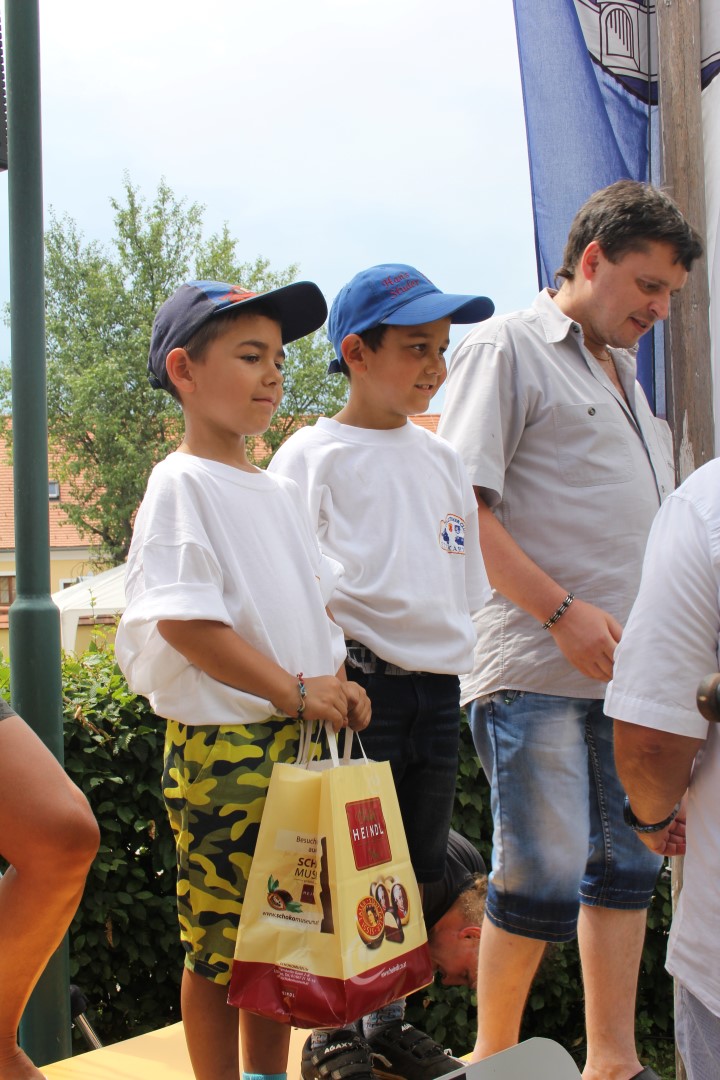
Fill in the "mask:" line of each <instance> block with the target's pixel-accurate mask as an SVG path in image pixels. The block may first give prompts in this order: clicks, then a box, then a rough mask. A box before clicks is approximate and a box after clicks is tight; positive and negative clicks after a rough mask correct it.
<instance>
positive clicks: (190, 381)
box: [165, 349, 195, 394]
mask: <svg viewBox="0 0 720 1080" xmlns="http://www.w3.org/2000/svg"><path fill="white" fill-rule="evenodd" d="M165 370H166V371H167V376H168V379H169V380H170V382H171V383H172V384H173V386H174V387H176V389H178V390H179V391H180V392H181V393H183V394H192V392H193V390H194V389H195V379H194V376H193V362H192V358H191V356H190V354H189V353H188V352H186V351H185V349H171V350H170V352H169V353H168V354H167V357H166V358H165Z"/></svg>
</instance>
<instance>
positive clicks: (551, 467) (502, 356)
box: [440, 290, 674, 701]
mask: <svg viewBox="0 0 720 1080" xmlns="http://www.w3.org/2000/svg"><path fill="white" fill-rule="evenodd" d="M612 355H613V359H614V361H615V366H616V369H617V372H618V375H619V378H620V381H621V383H622V386H623V389H624V391H625V394H626V397H627V402H626V401H625V400H624V399H623V397H622V395H621V394H620V393H619V391H618V390H617V389H616V387H615V386H614V385H613V383H612V382H611V381H610V379H609V378H608V377H607V375H606V374H605V372H604V370H603V367H602V365H601V364H599V363H598V362H597V361H596V360H595V358H594V357H593V356H592V354H591V353H590V352H589V351H588V350H587V349H586V348H585V345H584V342H583V334H582V329H581V327H580V326H579V325H578V324H577V323H575V322H573V320H572V319H569V318H568V317H567V316H566V315H565V314H564V313H563V312H562V311H561V310H560V308H559V307H558V306H557V304H555V302H554V301H553V299H552V295H551V294H550V293H549V292H548V291H547V290H545V291H544V292H542V293H541V294H540V295H539V296H538V297H537V298H536V300H535V302H534V303H533V305H532V307H531V308H529V309H527V310H525V311H520V312H515V313H513V314H510V315H505V316H500V317H497V318H493V319H489V320H488V321H487V322H485V323H482V324H481V325H480V326H478V327H477V328H475V329H474V330H473V331H471V333H470V334H469V335H468V336H467V337H466V338H465V339H464V340H463V341H462V342H461V344H460V346H459V347H458V349H457V351H456V353H455V356H454V357H453V361H452V364H451V366H450V373H449V376H448V383H447V390H446V398H445V406H444V409H443V414H442V417H441V422H440V433H441V434H442V435H443V436H444V437H445V438H446V439H448V440H449V441H450V442H451V443H453V444H454V445H455V446H456V447H457V448H458V450H459V451H460V454H461V456H462V457H463V459H464V461H465V464H466V466H467V468H468V471H469V473H470V478H471V480H472V482H473V484H474V485H475V486H476V487H477V488H478V489H479V490H480V493H481V494H482V495H483V497H484V498H485V500H486V501H487V503H488V505H489V506H490V507H491V508H492V509H493V510H494V512H495V514H496V516H497V517H498V519H499V520H500V522H501V523H502V524H503V526H504V527H505V528H506V529H507V530H508V532H509V533H510V534H511V535H512V536H513V537H514V539H515V540H516V541H517V542H518V544H519V545H520V547H521V548H522V549H523V550H524V551H525V552H526V553H527V554H528V555H529V556H530V558H531V559H533V561H534V562H536V563H537V564H538V565H539V566H540V567H542V569H543V570H545V571H546V572H547V573H548V574H549V575H550V576H551V577H552V578H554V579H555V580H556V581H557V582H558V583H559V584H561V585H562V586H563V588H565V589H567V591H568V592H573V593H575V594H576V595H577V596H578V597H581V598H582V599H583V600H586V601H588V602H589V603H591V604H596V605H597V606H599V607H601V608H603V609H604V610H606V611H608V612H610V613H611V614H612V615H614V616H615V618H617V619H618V620H619V621H620V623H622V624H624V622H625V620H626V618H627V616H628V613H629V611H630V608H631V606H632V603H633V600H634V598H635V594H636V592H637V589H638V585H639V582H640V571H641V566H642V558H643V553H644V550H645V544H646V541H647V536H648V532H649V530H650V526H651V524H652V520H653V518H654V516H655V514H656V512H657V510H658V507H659V505H660V503H661V501H662V499H663V498H664V497H665V496H666V495H668V494H669V493H670V491H671V490H672V488H673V486H674V474H673V462H672V444H671V439H670V431H669V428H668V426H667V424H666V423H665V421H663V420H658V419H656V418H655V417H654V416H653V414H652V411H651V409H650V406H649V405H648V402H647V400H646V398H645V395H644V393H643V391H642V388H641V387H640V384H639V383H638V382H637V380H636V378H635V358H634V355H633V354H632V353H630V352H627V351H625V350H621V349H614V350H612ZM550 614H551V612H548V615H550ZM475 622H476V628H477V631H478V642H477V647H476V650H475V665H474V670H473V673H472V675H471V676H469V677H467V678H466V679H465V680H464V683H463V700H465V701H469V700H471V699H472V698H474V697H477V696H479V695H481V694H488V693H492V692H494V691H495V690H499V689H505V688H513V689H519V690H529V691H533V692H536V693H546V694H556V695H559V696H566V697H588V698H601V697H603V695H604V691H605V686H604V684H603V683H602V682H600V681H597V680H593V679H589V678H587V677H586V676H584V675H581V674H580V672H579V671H577V670H576V669H575V668H574V667H573V666H572V665H571V664H570V662H569V661H568V660H566V659H565V657H564V656H563V655H562V653H561V652H560V651H559V649H558V648H557V646H556V645H555V643H554V641H553V639H552V637H551V635H550V634H548V633H547V631H545V630H543V629H542V626H541V625H540V623H539V622H537V620H536V619H534V618H533V617H532V616H530V615H528V614H527V613H526V612H524V611H522V610H521V609H520V608H518V607H516V606H515V605H514V604H512V603H510V601H508V600H506V599H505V598H504V597H502V596H500V595H499V594H495V595H494V597H493V600H492V601H491V603H490V604H489V605H487V607H486V608H485V609H484V610H483V611H479V612H477V613H476V615H475Z"/></svg>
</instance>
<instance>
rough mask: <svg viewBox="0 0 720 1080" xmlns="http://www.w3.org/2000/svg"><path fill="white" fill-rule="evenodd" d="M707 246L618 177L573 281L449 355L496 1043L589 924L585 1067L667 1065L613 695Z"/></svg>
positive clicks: (667, 461)
mask: <svg viewBox="0 0 720 1080" xmlns="http://www.w3.org/2000/svg"><path fill="white" fill-rule="evenodd" d="M701 252H702V246H701V244H700V241H699V239H698V237H697V235H696V234H695V233H694V231H693V230H692V229H691V227H690V226H689V225H688V223H687V222H686V221H685V219H684V218H683V216H682V214H681V213H680V211H679V210H678V208H677V207H676V206H675V204H674V203H673V202H672V201H671V200H670V199H669V198H668V197H667V196H666V195H664V194H663V193H661V192H660V191H658V190H657V189H655V188H652V187H649V186H647V185H644V184H638V183H635V182H633V181H620V182H619V183H617V184H613V185H612V186H611V187H609V188H606V189H604V190H602V191H600V192H596V194H595V195H593V196H592V197H591V199H590V200H589V201H588V202H587V203H586V204H585V206H583V207H582V208H581V210H580V211H579V212H578V214H577V216H576V218H575V220H574V222H573V224H572V227H571V230H570V234H569V237H568V242H567V245H566V249H565V253H564V257H563V266H562V268H561V269H560V270H559V271H558V277H559V278H560V279H561V282H562V283H561V286H560V288H559V290H558V291H557V292H554V291H552V290H545V291H544V292H542V293H541V294H540V295H539V296H538V297H537V298H536V300H535V302H534V303H533V305H532V307H531V308H529V309H528V310H526V311H521V312H516V313H514V314H511V315H506V316H500V317H496V318H493V319H489V320H488V321H487V322H485V323H482V324H481V325H480V326H479V327H478V328H476V329H475V330H473V331H471V333H470V334H469V335H468V336H467V337H466V338H465V339H464V340H463V342H461V344H460V346H459V348H458V350H457V352H456V354H455V356H454V358H453V363H452V364H451V367H450V374H449V377H448V383H447V392H446V403H445V408H444V410H443V415H442V418H441V424H440V434H442V435H444V436H445V438H447V439H449V440H450V442H452V443H453V444H454V445H455V446H457V448H458V449H459V450H460V452H461V454H462V456H463V458H464V460H465V463H466V465H467V467H468V470H469V472H470V477H471V479H472V482H473V484H474V485H475V490H476V494H477V498H478V511H479V516H480V535H481V541H482V547H483V555H484V558H485V562H486V566H487V569H488V575H489V577H490V582H491V584H492V586H493V588H494V590H495V596H494V598H493V600H492V601H491V602H490V604H489V605H488V606H487V607H486V609H485V611H484V612H478V613H477V614H476V617H475V622H476V627H477V631H478V644H477V649H476V654H475V665H474V670H473V672H472V674H471V675H470V676H469V677H468V678H467V679H465V680H464V685H463V700H464V702H466V703H471V704H470V710H469V711H470V720H471V724H472V729H473V736H474V739H475V744H476V747H477V749H478V753H479V755H480V758H481V760H482V763H483V767H484V769H485V771H486V773H487V775H488V778H489V780H490V784H491V792H492V808H493V817H494V835H493V865H492V874H491V877H490V885H489V890H488V901H487V916H488V917H487V919H486V921H485V926H484V929H483V934H482V938H481V941H480V952H479V966H478V982H477V994H478V1014H479V1030H478V1041H477V1044H476V1048H475V1058H476V1059H477V1060H479V1059H480V1058H483V1057H487V1056H489V1055H490V1054H494V1053H497V1052H498V1051H500V1050H503V1049H505V1048H506V1047H508V1046H510V1045H512V1044H513V1043H515V1042H516V1041H517V1039H518V1034H519V1028H520V1021H521V1019H522V1013H523V1009H524V1006H525V1000H526V998H527V994H528V991H529V988H530V984H531V982H532V979H533V976H534V974H535V971H536V969H537V966H538V963H539V961H540V959H541V956H542V953H543V950H544V947H545V946H544V943H545V942H547V941H568V940H570V939H571V938H573V937H574V936H575V934H576V933H577V935H578V938H579V944H580V955H581V962H582V967H583V979H584V985H585V1006H586V1025H587V1036H588V1057H587V1063H586V1066H585V1072H584V1074H583V1076H584V1080H631V1078H636V1077H642V1078H643V1080H649V1078H651V1077H653V1076H654V1074H653V1073H652V1071H651V1070H649V1069H642V1066H641V1065H640V1062H639V1061H638V1057H637V1052H636V1049H635V1038H634V1005H635V991H636V983H637V973H638V968H639V963H640V954H641V951H642V944H643V938H644V931H645V910H646V908H647V906H648V904H649V902H650V898H651V895H652V891H653V887H654V883H655V878H656V875H657V870H658V868H659V865H660V860H659V859H658V858H657V857H656V856H655V855H654V854H653V853H652V852H650V851H648V849H647V848H646V847H644V845H643V844H642V843H640V841H639V840H638V839H637V837H636V836H635V835H634V834H633V832H632V831H631V830H630V829H628V828H627V826H626V825H625V824H624V822H623V820H622V791H621V788H620V785H619V781H618V778H617V774H616V771H615V767H614V762H613V746H612V723H611V721H609V720H608V719H607V717H606V716H605V715H604V713H603V698H604V694H605V686H606V683H607V681H608V679H609V678H610V677H611V676H612V666H613V654H614V651H615V646H616V644H617V642H618V641H619V640H620V636H621V633H622V626H623V624H624V622H625V619H626V618H627V615H628V613H629V610H630V607H631V605H632V602H633V599H634V597H635V594H636V592H637V588H638V585H639V581H640V570H641V566H642V557H643V552H644V548H645V543H646V540H647V535H648V532H649V529H650V525H651V523H652V519H653V517H654V515H655V513H656V511H657V509H658V507H659V505H660V502H661V501H662V499H663V498H664V497H665V495H667V494H668V493H669V492H670V491H671V490H672V488H673V486H674V485H673V469H672V452H671V443H670V437H669V430H668V429H667V425H666V424H665V423H664V421H662V420H656V419H655V417H653V415H652V412H651V410H650V407H649V405H648V403H647V401H646V399H645V396H644V394H643V391H642V389H641V387H640V385H639V383H638V382H637V380H636V378H635V346H636V345H637V342H638V340H639V339H640V337H641V336H642V334H644V333H645V332H646V331H647V330H649V329H650V328H651V326H652V325H653V324H654V323H655V322H656V321H658V320H660V319H664V318H665V317H666V316H667V313H668V308H669V304H670V297H671V296H672V295H673V294H674V293H675V292H677V291H678V290H679V289H681V288H682V287H683V285H684V284H685V281H686V279H687V274H688V270H689V269H690V267H691V265H692V263H693V261H694V260H695V259H696V258H698V256H699V255H700V254H701Z"/></svg>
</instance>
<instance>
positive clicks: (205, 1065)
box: [180, 968, 240, 1080]
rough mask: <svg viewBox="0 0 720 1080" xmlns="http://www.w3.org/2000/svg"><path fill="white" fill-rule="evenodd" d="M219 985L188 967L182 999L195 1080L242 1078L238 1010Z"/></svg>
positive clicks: (224, 989)
mask: <svg viewBox="0 0 720 1080" xmlns="http://www.w3.org/2000/svg"><path fill="white" fill-rule="evenodd" d="M227 993H228V992H227V986H219V985H218V984H217V983H214V982H211V981H210V980H209V979H206V978H204V977H203V976H202V975H196V974H195V973H194V972H192V971H190V970H189V969H188V968H185V970H184V971H183V978H182V987H181V990H180V1001H181V1005H182V1018H183V1027H184V1029H185V1040H186V1042H187V1047H188V1052H189V1054H190V1062H191V1064H192V1067H193V1072H194V1073H195V1080H240V1052H239V1033H240V1029H239V1023H238V1010H237V1009H234V1008H233V1007H232V1006H231V1005H228V1003H227Z"/></svg>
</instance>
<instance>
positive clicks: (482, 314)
mask: <svg viewBox="0 0 720 1080" xmlns="http://www.w3.org/2000/svg"><path fill="white" fill-rule="evenodd" d="M494 311H495V305H494V303H493V302H492V300H490V299H489V297H487V296H458V295H457V294H453V293H440V292H438V293H428V294H427V295H426V296H418V297H417V299H415V300H409V301H408V303H407V304H404V305H403V306H402V307H401V308H398V310H397V311H394V312H393V313H392V315H388V317H387V319H383V320H382V322H383V325H384V326H419V325H420V324H421V323H428V322H434V321H435V319H447V318H448V316H449V317H450V319H451V320H452V322H454V323H475V322H482V321H483V319H489V318H490V316H491V315H492V314H493V312H494Z"/></svg>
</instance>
